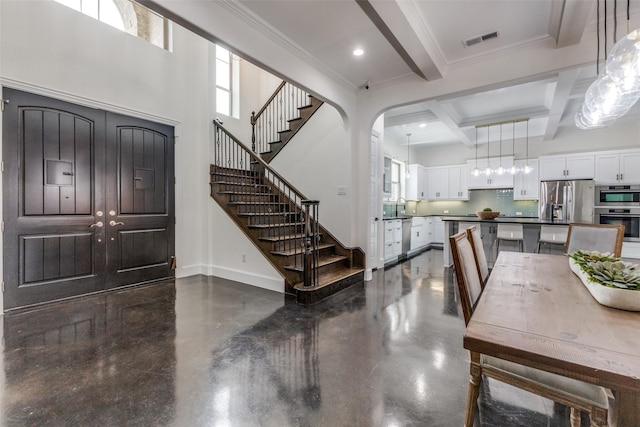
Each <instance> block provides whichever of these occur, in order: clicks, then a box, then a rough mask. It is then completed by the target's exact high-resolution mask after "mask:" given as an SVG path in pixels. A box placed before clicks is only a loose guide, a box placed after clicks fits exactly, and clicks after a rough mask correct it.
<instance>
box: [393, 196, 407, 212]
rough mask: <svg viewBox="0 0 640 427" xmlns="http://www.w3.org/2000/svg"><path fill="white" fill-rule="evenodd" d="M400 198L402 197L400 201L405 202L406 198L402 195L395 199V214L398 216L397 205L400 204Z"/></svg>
mask: <svg viewBox="0 0 640 427" xmlns="http://www.w3.org/2000/svg"><path fill="white" fill-rule="evenodd" d="M400 199H402V201H403V202H404V203H405V204H406V203H407V199H405V198H404V197H398V198H397V199H396V216H398V205H399V204H400Z"/></svg>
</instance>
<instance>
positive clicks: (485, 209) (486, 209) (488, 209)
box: [482, 208, 491, 212]
mask: <svg viewBox="0 0 640 427" xmlns="http://www.w3.org/2000/svg"><path fill="white" fill-rule="evenodd" d="M482 212H491V208H484V209H482Z"/></svg>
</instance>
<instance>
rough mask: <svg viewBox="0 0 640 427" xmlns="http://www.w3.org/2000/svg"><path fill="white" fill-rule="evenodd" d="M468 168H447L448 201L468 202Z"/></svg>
mask: <svg viewBox="0 0 640 427" xmlns="http://www.w3.org/2000/svg"><path fill="white" fill-rule="evenodd" d="M468 180H469V168H468V167H467V165H457V166H449V199H450V200H469V181H468Z"/></svg>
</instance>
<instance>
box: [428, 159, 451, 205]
mask: <svg viewBox="0 0 640 427" xmlns="http://www.w3.org/2000/svg"><path fill="white" fill-rule="evenodd" d="M448 199H449V168H448V167H445V168H427V200H448Z"/></svg>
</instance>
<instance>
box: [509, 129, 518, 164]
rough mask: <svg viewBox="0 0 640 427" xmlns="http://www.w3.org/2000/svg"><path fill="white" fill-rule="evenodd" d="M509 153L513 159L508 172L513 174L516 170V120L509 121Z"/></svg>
mask: <svg viewBox="0 0 640 427" xmlns="http://www.w3.org/2000/svg"><path fill="white" fill-rule="evenodd" d="M511 155H512V157H513V160H512V161H511V168H510V169H509V172H510V173H511V175H515V174H516V172H518V168H517V167H516V122H511Z"/></svg>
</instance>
